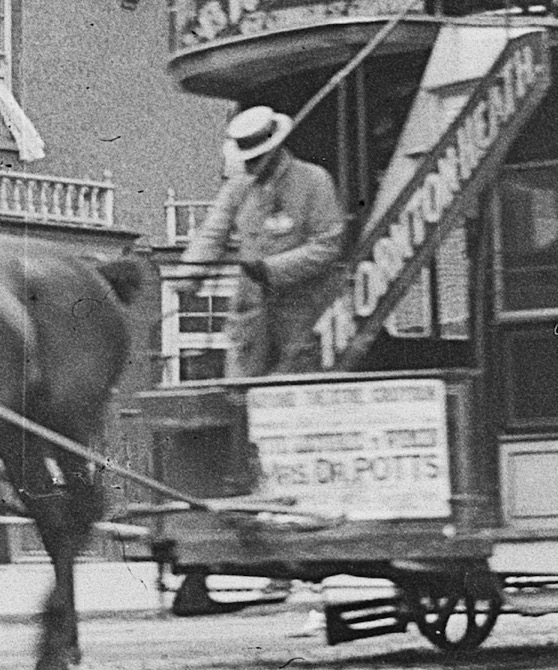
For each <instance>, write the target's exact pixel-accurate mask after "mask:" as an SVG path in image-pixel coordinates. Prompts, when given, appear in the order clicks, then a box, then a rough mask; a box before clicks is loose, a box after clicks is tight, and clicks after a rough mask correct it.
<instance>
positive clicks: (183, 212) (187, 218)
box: [165, 188, 213, 245]
mask: <svg viewBox="0 0 558 670" xmlns="http://www.w3.org/2000/svg"><path fill="white" fill-rule="evenodd" d="M212 205H213V202H212V201H209V200H177V199H176V193H175V191H174V189H172V188H169V189H168V191H167V200H166V202H165V213H166V221H167V241H168V243H169V245H175V244H187V243H188V241H189V240H190V239H191V236H192V233H193V232H194V231H195V230H196V229H197V228H198V227H199V226H200V225H201V224H202V222H203V221H204V219H205V217H206V216H207V214H208V213H209V210H210V209H211V207H212Z"/></svg>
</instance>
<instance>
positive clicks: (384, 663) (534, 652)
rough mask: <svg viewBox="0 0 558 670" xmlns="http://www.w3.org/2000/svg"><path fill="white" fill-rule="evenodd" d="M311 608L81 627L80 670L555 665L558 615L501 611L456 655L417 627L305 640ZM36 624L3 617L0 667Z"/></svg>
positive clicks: (25, 667) (30, 637)
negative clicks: (353, 638)
mask: <svg viewBox="0 0 558 670" xmlns="http://www.w3.org/2000/svg"><path fill="white" fill-rule="evenodd" d="M306 618H307V612H304V611H289V610H287V609H285V608H282V609H281V608H277V607H275V608H274V607H271V606H266V608H265V609H264V608H260V609H255V608H254V609H252V610H244V611H243V612H239V613H236V614H230V615H225V616H220V617H195V618H189V619H178V618H174V617H172V616H171V615H168V614H163V615H160V616H156V615H150V616H145V617H140V616H137V615H136V616H134V617H114V618H103V619H95V620H88V621H84V622H82V624H81V634H82V646H83V649H84V652H85V660H84V662H83V663H82V665H81V666H80V668H81V669H82V670H187V669H190V668H192V669H194V668H195V669H203V670H281V669H284V668H288V669H289V670H297V669H299V668H305V669H309V668H311V669H313V670H371V669H387V670H415V669H416V670H419V669H420V670H447V669H449V668H455V669H457V670H481V669H482V670H496V669H498V670H550V669H551V668H552V669H555V670H558V615H547V616H544V617H540V618H536V619H532V618H523V617H519V616H515V615H507V616H502V617H501V618H500V619H499V620H498V622H497V624H496V627H495V629H494V631H493V633H492V635H491V636H490V638H489V639H488V640H487V642H485V644H484V645H483V646H482V647H481V649H480V650H477V651H476V652H474V653H471V654H469V655H468V656H466V657H459V658H456V657H453V656H448V655H445V654H442V653H441V652H439V651H437V650H436V649H434V648H433V647H432V646H431V645H430V644H429V643H428V642H427V641H426V640H424V639H423V638H422V637H421V636H420V634H419V633H418V632H417V630H416V628H415V626H414V625H411V626H410V630H409V632H408V633H406V634H402V635H388V636H384V637H380V638H376V639H368V640H359V641H357V642H350V643H346V644H342V645H339V646H336V647H328V646H327V645H326V644H325V641H324V636H323V634H322V633H317V634H313V635H310V636H306V637H303V636H301V632H302V631H303V628H304V624H305V622H306ZM36 634H37V625H36V624H33V623H30V624H22V623H4V622H0V670H31V669H32V668H33V645H34V640H35V637H36Z"/></svg>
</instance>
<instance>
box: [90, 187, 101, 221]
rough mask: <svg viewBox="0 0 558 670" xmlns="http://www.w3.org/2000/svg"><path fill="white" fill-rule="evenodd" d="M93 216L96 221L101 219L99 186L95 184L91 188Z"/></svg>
mask: <svg viewBox="0 0 558 670" xmlns="http://www.w3.org/2000/svg"><path fill="white" fill-rule="evenodd" d="M90 209H91V218H92V219H93V220H94V221H99V219H100V217H99V187H98V186H95V187H94V188H92V189H91V197H90Z"/></svg>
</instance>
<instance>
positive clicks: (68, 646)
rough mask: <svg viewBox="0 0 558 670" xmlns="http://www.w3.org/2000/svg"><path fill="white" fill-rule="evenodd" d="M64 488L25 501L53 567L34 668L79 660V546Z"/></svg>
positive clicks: (56, 668)
mask: <svg viewBox="0 0 558 670" xmlns="http://www.w3.org/2000/svg"><path fill="white" fill-rule="evenodd" d="M69 503H70V500H69V496H68V494H67V493H66V492H63V493H61V494H58V495H57V494H56V493H54V494H53V495H51V496H48V497H45V498H42V499H35V500H33V501H28V502H27V504H28V506H29V507H30V508H31V509H33V508H37V507H39V506H40V507H41V508H42V509H41V511H40V512H39V511H37V509H35V510H33V512H32V513H33V514H34V516H35V519H36V522H37V527H38V529H39V532H40V534H41V538H42V540H43V544H44V545H45V548H46V550H47V552H48V554H49V556H50V557H51V560H52V563H53V567H54V576H55V581H54V587H53V589H52V591H51V593H50V595H49V597H48V599H47V602H46V605H45V608H44V611H43V620H42V624H43V625H42V632H41V639H40V643H39V649H38V652H39V654H38V656H39V657H38V661H37V665H36V668H37V670H67V668H68V664H69V663H75V662H79V660H80V653H79V646H78V636H77V616H76V611H75V602H74V560H75V556H76V553H77V549H78V547H79V543H78V542H76V532H75V531H76V529H75V525H74V520H73V518H72V515H71V511H70V506H69Z"/></svg>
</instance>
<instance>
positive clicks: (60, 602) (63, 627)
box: [37, 455, 102, 670]
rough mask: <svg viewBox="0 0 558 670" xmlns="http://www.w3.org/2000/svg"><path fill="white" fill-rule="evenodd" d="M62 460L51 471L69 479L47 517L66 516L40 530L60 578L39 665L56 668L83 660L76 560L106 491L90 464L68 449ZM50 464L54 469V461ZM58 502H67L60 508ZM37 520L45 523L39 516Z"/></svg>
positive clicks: (48, 609)
mask: <svg viewBox="0 0 558 670" xmlns="http://www.w3.org/2000/svg"><path fill="white" fill-rule="evenodd" d="M58 462H59V463H60V464H61V465H62V468H61V472H60V473H56V472H54V473H52V472H51V474H52V475H53V478H57V479H58V480H60V479H61V480H62V481H64V483H65V485H64V488H63V494H62V495H61V496H57V499H56V498H54V499H53V500H52V502H51V503H50V504H51V506H52V509H51V510H50V511H49V513H48V514H47V517H48V520H52V519H57V520H58V523H60V522H61V523H62V525H63V530H62V531H61V530H59V529H58V530H57V529H55V532H53V529H52V528H51V527H50V525H49V523H48V521H47V523H46V524H44V525H43V528H42V530H41V534H42V536H43V541H44V543H45V547H47V551H48V552H49V554H50V556H51V557H52V560H53V563H54V570H55V576H56V581H55V586H54V590H53V592H52V594H51V596H50V598H49V601H48V603H47V607H46V610H45V615H44V621H43V641H42V643H41V646H40V656H39V662H38V664H37V670H51V667H52V670H58V669H59V667H60V668H64V669H65V668H66V667H67V664H68V663H79V661H80V660H81V651H80V648H79V638H78V625H77V624H78V622H77V614H76V608H75V588H74V564H75V557H76V555H77V554H78V552H79V551H80V550H81V549H82V548H83V547H84V546H85V544H86V542H87V539H88V537H89V532H90V529H91V525H92V523H93V521H94V520H96V519H97V518H99V516H100V513H101V509H102V496H101V492H100V490H99V489H98V488H96V487H95V486H94V485H93V483H92V482H91V480H90V477H89V472H88V468H87V466H86V464H85V463H83V462H82V461H81V460H80V459H75V458H71V457H70V458H69V457H65V456H64V455H60V456H59V458H58ZM50 467H51V469H52V465H51V466H50ZM59 502H62V503H63V504H62V505H60V507H59V508H57V507H56V505H57V503H59ZM37 523H38V525H39V528H40V529H41V521H40V520H39V519H38V520H37ZM61 650H63V653H61ZM53 659H54V660H53ZM53 663H55V664H54V665H53ZM56 663H58V664H60V663H62V665H56ZM64 663H65V664H66V665H64ZM49 664H50V665H49Z"/></svg>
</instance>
